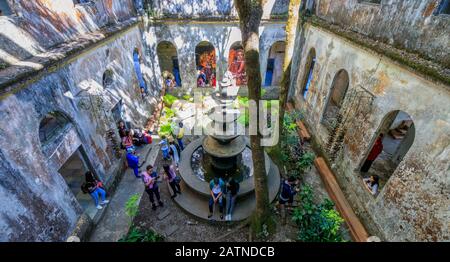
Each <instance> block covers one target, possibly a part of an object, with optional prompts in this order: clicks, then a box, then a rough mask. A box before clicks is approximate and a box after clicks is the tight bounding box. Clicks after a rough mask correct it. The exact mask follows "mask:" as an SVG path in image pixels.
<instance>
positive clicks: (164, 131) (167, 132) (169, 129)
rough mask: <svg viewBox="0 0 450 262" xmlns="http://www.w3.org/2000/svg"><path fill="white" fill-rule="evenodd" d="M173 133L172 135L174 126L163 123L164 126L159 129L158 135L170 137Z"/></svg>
mask: <svg viewBox="0 0 450 262" xmlns="http://www.w3.org/2000/svg"><path fill="white" fill-rule="evenodd" d="M171 133H172V125H171V124H170V123H169V122H167V123H163V124H162V125H161V126H160V127H159V131H158V134H159V135H160V136H163V135H165V136H168V135H170V134H171Z"/></svg>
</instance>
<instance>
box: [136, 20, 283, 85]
mask: <svg viewBox="0 0 450 262" xmlns="http://www.w3.org/2000/svg"><path fill="white" fill-rule="evenodd" d="M284 26H285V23H284V22H279V23H263V24H262V26H261V27H260V41H261V42H260V61H261V75H262V76H264V75H265V73H266V68H267V58H268V56H269V51H270V47H271V46H272V45H273V43H275V42H277V41H283V40H284V39H285V37H286V36H285V30H284ZM144 38H145V43H146V46H147V51H148V53H147V54H146V56H147V57H157V49H156V47H157V45H158V43H159V42H161V41H169V42H171V43H172V44H174V46H175V47H176V49H177V54H178V60H179V65H180V75H181V79H182V86H183V88H192V87H196V86H197V82H196V79H197V70H196V65H195V47H196V46H197V44H198V43H200V42H201V41H208V42H210V43H211V44H212V45H213V46H214V47H215V49H216V59H217V79H222V77H223V74H224V73H225V71H226V69H227V67H228V55H229V51H230V47H231V45H233V44H234V43H235V42H239V41H241V32H240V29H239V25H238V24H237V23H231V22H230V23H229V22H215V23H201V22H198V23H197V22H191V23H185V24H178V23H173V22H168V21H167V22H161V23H155V24H151V25H148V26H147V29H146V35H145V36H144ZM151 63H153V65H152V66H151V68H152V73H153V74H154V75H156V76H157V78H156V79H155V81H156V84H157V85H158V86H159V87H161V85H162V78H161V71H160V68H159V62H158V61H157V59H153V60H152V62H151Z"/></svg>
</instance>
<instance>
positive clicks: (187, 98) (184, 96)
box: [181, 94, 192, 101]
mask: <svg viewBox="0 0 450 262" xmlns="http://www.w3.org/2000/svg"><path fill="white" fill-rule="evenodd" d="M181 98H182V99H183V100H186V101H190V100H191V99H192V96H191V95H189V94H184V95H183V96H182V97H181Z"/></svg>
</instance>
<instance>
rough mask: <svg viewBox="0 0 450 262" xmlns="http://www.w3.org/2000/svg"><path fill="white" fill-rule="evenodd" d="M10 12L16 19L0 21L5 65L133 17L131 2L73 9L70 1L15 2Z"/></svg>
mask: <svg viewBox="0 0 450 262" xmlns="http://www.w3.org/2000/svg"><path fill="white" fill-rule="evenodd" d="M13 8H14V9H15V10H14V11H15V13H19V14H20V16H13V15H12V16H7V17H3V16H2V17H0V19H1V20H0V23H2V28H5V30H2V32H1V33H0V54H2V57H3V56H4V54H7V55H8V57H9V58H8V60H9V61H5V62H8V64H11V61H18V60H24V59H27V58H29V57H30V56H31V55H35V54H37V53H40V52H43V51H45V49H49V48H51V47H53V46H55V45H57V44H60V43H62V42H66V41H69V40H73V39H75V38H76V37H77V36H80V35H82V34H86V33H90V32H94V31H96V30H99V29H100V28H101V27H104V26H106V25H108V24H112V23H117V22H118V21H122V20H126V19H128V18H130V17H132V16H133V15H134V6H133V2H132V0H126V2H125V1H121V2H120V4H117V3H113V2H112V1H111V0H101V1H95V2H90V3H86V4H76V5H74V1H73V0H59V1H43V0H39V1H16V2H15V5H14V6H13ZM30 43H31V44H30ZM2 60H4V59H2Z"/></svg>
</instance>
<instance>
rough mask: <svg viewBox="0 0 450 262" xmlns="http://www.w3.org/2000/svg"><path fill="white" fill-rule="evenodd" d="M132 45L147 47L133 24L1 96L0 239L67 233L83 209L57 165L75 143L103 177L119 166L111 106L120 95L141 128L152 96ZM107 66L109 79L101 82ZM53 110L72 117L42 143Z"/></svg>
mask: <svg viewBox="0 0 450 262" xmlns="http://www.w3.org/2000/svg"><path fill="white" fill-rule="evenodd" d="M136 47H137V48H138V49H140V50H143V49H144V47H143V46H142V32H141V29H140V28H139V27H138V26H137V25H135V26H132V27H130V28H128V29H127V30H125V31H124V32H121V33H120V34H116V35H114V36H111V37H110V38H109V39H107V40H106V41H103V42H101V43H98V44H96V45H95V46H93V47H91V48H89V49H86V50H84V51H82V52H80V53H78V54H77V56H76V57H74V58H72V60H71V62H70V63H67V64H65V65H62V66H61V68H60V69H58V70H55V71H53V72H51V73H48V74H42V75H41V76H39V77H37V78H35V79H33V82H31V83H30V82H28V83H26V84H24V86H23V87H22V88H20V89H14V91H13V92H10V93H8V94H6V95H4V96H2V99H1V100H0V162H1V164H0V165H1V166H0V196H1V203H2V204H1V205H0V231H1V232H3V233H2V234H0V241H64V240H65V238H66V237H67V236H68V234H69V233H70V231H71V230H72V229H73V227H74V226H75V224H76V222H77V220H78V218H79V217H80V215H81V214H82V209H81V206H80V205H79V203H78V202H77V200H76V199H75V197H74V195H73V194H72V193H71V191H70V189H69V188H68V186H67V184H66V182H65V181H64V179H63V178H62V176H61V175H60V174H59V173H58V170H59V168H60V167H61V166H62V165H63V164H64V162H65V161H67V159H68V158H69V157H70V156H71V155H72V154H73V153H74V152H75V151H76V150H77V149H78V148H79V147H80V146H82V147H83V149H84V151H86V154H87V158H88V160H89V162H90V163H91V165H92V168H93V171H94V172H95V173H96V174H97V175H98V176H99V177H100V178H101V179H102V180H103V181H104V182H106V184H108V182H110V181H111V179H113V178H114V176H115V175H116V174H117V172H118V171H120V170H121V168H122V162H121V152H116V151H115V149H114V148H113V146H112V145H111V141H110V138H109V136H108V134H107V131H108V130H114V132H115V133H114V136H115V137H116V139H117V141H119V138H118V134H117V130H116V123H115V121H116V119H115V118H114V117H113V114H112V112H111V110H112V109H113V107H114V106H115V105H117V103H118V101H119V100H120V99H121V100H122V103H123V105H124V115H125V118H126V120H128V121H130V122H131V123H132V124H133V125H134V126H137V127H142V126H143V125H144V124H145V121H146V119H147V118H148V117H149V116H150V115H151V112H152V108H153V105H154V104H155V102H156V99H155V97H154V96H153V95H154V94H155V93H156V91H155V90H150V96H149V97H146V98H145V99H142V97H141V94H140V90H139V87H138V83H137V78H136V73H135V71H134V67H133V60H132V57H133V50H134V48H136ZM146 63H147V62H145V64H146ZM145 64H143V65H142V66H143V71H145V72H147V74H148V70H145V69H147V67H146V66H145ZM107 69H109V70H111V71H112V72H113V81H112V84H111V85H109V86H108V87H106V88H105V87H104V86H103V85H102V77H103V73H104V72H105V71H106V70H107ZM147 77H148V78H152V76H151V75H147ZM53 111H57V112H61V113H63V114H64V115H65V116H66V117H67V118H69V119H70V122H71V124H70V126H69V127H68V128H67V129H63V130H62V131H61V134H59V135H58V136H56V138H55V139H54V140H52V141H51V142H50V144H46V145H41V142H40V140H39V124H40V121H41V119H43V117H44V116H45V115H46V114H47V113H49V112H53ZM117 153H119V154H117Z"/></svg>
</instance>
